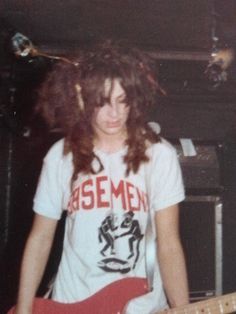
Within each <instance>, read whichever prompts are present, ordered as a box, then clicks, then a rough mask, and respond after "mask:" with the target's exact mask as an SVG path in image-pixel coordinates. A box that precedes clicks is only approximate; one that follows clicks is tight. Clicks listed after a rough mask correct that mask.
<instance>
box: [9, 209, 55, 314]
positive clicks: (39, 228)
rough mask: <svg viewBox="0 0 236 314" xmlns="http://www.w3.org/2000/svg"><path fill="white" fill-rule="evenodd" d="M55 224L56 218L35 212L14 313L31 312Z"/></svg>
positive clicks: (29, 313) (26, 313)
mask: <svg viewBox="0 0 236 314" xmlns="http://www.w3.org/2000/svg"><path fill="white" fill-rule="evenodd" d="M56 226H57V220H54V219H50V218H46V217H44V216H41V215H38V214H35V218H34V222H33V226H32V229H31V232H30V234H29V237H28V240H27V242H26V247H25V251H24V255H23V261H22V266H21V275H20V286H19V293H18V301H17V306H16V310H15V314H31V313H32V302H33V298H34V297H35V294H36V292H37V289H38V286H39V284H40V281H41V278H42V276H43V273H44V270H45V267H46V263H47V260H48V257H49V253H50V250H51V247H52V243H53V238H54V234H55V230H56Z"/></svg>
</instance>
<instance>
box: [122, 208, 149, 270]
mask: <svg viewBox="0 0 236 314" xmlns="http://www.w3.org/2000/svg"><path fill="white" fill-rule="evenodd" d="M133 217H134V213H133V212H132V211H129V212H128V213H126V214H125V215H124V220H123V222H122V223H121V228H129V230H128V231H126V232H124V233H122V234H120V235H119V236H116V238H118V237H119V238H121V237H124V236H129V235H131V237H130V238H129V249H130V255H129V256H128V259H130V258H131V257H133V256H134V255H135V252H134V242H135V241H136V258H135V262H134V266H133V268H134V267H135V264H136V262H137V260H138V257H139V245H140V241H141V240H142V238H143V234H142V233H141V230H140V225H139V222H138V220H136V219H134V218H133Z"/></svg>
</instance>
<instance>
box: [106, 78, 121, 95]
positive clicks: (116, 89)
mask: <svg viewBox="0 0 236 314" xmlns="http://www.w3.org/2000/svg"><path fill="white" fill-rule="evenodd" d="M104 94H105V97H119V96H122V95H124V94H125V91H124V89H123V88H122V86H121V84H120V81H119V80H118V79H114V80H111V79H109V78H108V79H106V80H105V82H104Z"/></svg>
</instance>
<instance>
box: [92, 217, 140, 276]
mask: <svg viewBox="0 0 236 314" xmlns="http://www.w3.org/2000/svg"><path fill="white" fill-rule="evenodd" d="M134 216H135V215H134V213H133V212H132V211H129V212H127V213H125V214H124V217H123V220H122V222H121V224H120V225H119V226H117V225H115V221H116V217H115V216H114V215H113V214H109V215H108V216H107V217H106V218H105V219H104V220H103V221H102V224H101V226H100V227H99V229H98V230H99V231H98V240H99V243H104V246H103V248H102V250H101V251H100V253H101V255H102V256H104V257H106V256H107V257H106V258H103V259H102V260H101V261H99V263H98V266H99V267H100V268H102V269H103V270H104V271H107V272H120V273H127V272H129V271H130V270H131V269H134V268H135V266H136V263H137V261H138V258H139V248H140V242H141V240H142V239H143V234H142V233H141V229H140V224H139V221H138V220H137V219H135V217H134ZM119 239H123V243H124V240H125V242H127V245H128V255H127V256H126V257H125V258H123V259H121V258H117V257H115V254H116V250H115V241H119ZM106 254H107V255H106ZM112 255H114V257H113V256H112Z"/></svg>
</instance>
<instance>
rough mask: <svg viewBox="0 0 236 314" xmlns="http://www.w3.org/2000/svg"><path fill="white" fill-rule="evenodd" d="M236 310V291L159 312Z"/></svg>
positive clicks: (190, 313) (225, 313)
mask: <svg viewBox="0 0 236 314" xmlns="http://www.w3.org/2000/svg"><path fill="white" fill-rule="evenodd" d="M233 312H236V292H234V293H231V294H226V295H223V296H220V297H214V298H212V299H208V300H206V301H205V300H204V301H200V302H196V303H191V304H188V305H186V306H181V307H178V308H173V309H168V310H165V311H161V312H158V313H157V314H228V313H233Z"/></svg>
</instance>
